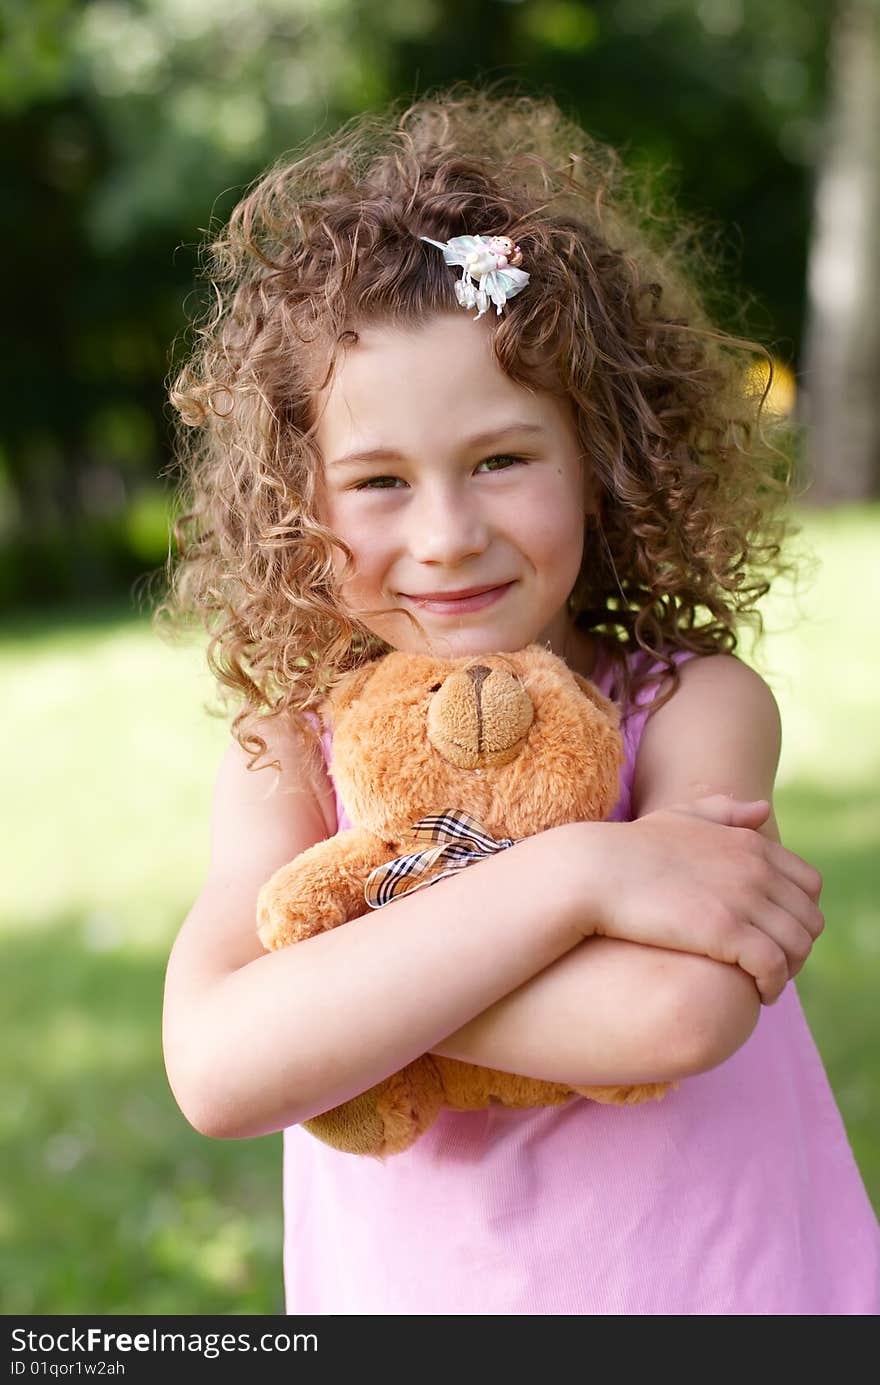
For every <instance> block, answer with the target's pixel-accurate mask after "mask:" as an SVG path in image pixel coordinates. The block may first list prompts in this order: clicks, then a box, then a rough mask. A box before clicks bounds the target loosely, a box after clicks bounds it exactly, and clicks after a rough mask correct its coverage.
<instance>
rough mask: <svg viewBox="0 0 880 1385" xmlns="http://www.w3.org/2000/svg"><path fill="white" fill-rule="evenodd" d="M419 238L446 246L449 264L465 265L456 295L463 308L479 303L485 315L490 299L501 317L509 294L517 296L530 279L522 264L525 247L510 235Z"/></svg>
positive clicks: (478, 306) (438, 247)
mask: <svg viewBox="0 0 880 1385" xmlns="http://www.w3.org/2000/svg"><path fill="white" fill-rule="evenodd" d="M419 240H424V241H427V243H428V245H436V247H437V249H438V250H442V251H443V258H444V260H445V261H446V263H447V264H448V265H460V266H461V278H460V279H456V281H455V296H456V298H457V299H458V302H459V303H460V304H461V306H462V307H463V308H474V307H476V308H477V309H478V312H477V317H478V318H479V317H482V316H483V313H484V312H486V310H487V309H488V307H489V303H490V302H492V303H494V304H495V311H496V312H497V314H498V316H499V317H500V316H501V309H502V308H503V307H504V304H505V303H506V302H507V300H508V298H513V296H514V294H516V293H519V291H520V289H524V288H525V286H526V284H527V283H528V282H529V275H528V273H527V272H526V270H524V269H520V268H519V266H520V265H521V264H522V251H521V250H520V248H519V246H518V245H516V244H514V242H513V241H512V240H511V239H510V237H509V236H453V237H452V239H451V240H448V241H446V242H443V241H439V240H431V237H430V236H419ZM474 320H475V321H476V319H474Z"/></svg>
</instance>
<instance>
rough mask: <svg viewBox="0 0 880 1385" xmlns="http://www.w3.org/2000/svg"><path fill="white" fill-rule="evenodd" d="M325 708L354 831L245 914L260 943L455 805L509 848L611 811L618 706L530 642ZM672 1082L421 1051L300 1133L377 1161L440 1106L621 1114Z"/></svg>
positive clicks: (303, 921)
mask: <svg viewBox="0 0 880 1385" xmlns="http://www.w3.org/2000/svg"><path fill="white" fill-rule="evenodd" d="M323 712H324V718H325V720H326V721H327V722H328V724H329V725H330V726H332V728H333V761H332V772H333V777H334V779H335V782H336V786H337V788H338V790H339V794H340V797H341V799H342V801H343V802H344V803H345V805H346V808H347V810H348V813H349V815H350V817H351V820H352V822H353V823H355V824H356V826H355V827H354V828H352V829H350V830H347V831H343V832H339V833H337V835H336V836H335V837H332V838H330V839H329V840H327V841H324V842H319V843H318V844H317V845H316V846H313V847H310V848H309V849H308V850H307V851H304V852H302V853H301V855H299V856H298V857H297V858H296V859H295V860H294V861H292V862H291V863H290V864H289V865H286V866H283V867H282V868H281V869H280V870H278V871H276V872H275V874H274V875H273V876H272V877H271V879H270V880H268V881H267V882H266V884H265V885H264V886H263V888H262V890H261V892H260V895H259V899H258V905H257V920H258V932H259V936H260V939H261V941H262V942H263V945H264V946H265V947H266V948H268V949H273V948H279V947H285V946H287V945H288V944H290V943H296V942H300V941H302V940H303V939H305V938H309V937H312V936H313V935H314V934H316V933H319V932H321V931H323V930H324V929H328V928H336V927H338V926H339V924H342V923H346V922H347V921H348V920H349V919H352V918H357V917H359V916H360V915H362V914H365V913H367V912H368V906H367V904H366V903H365V900H364V885H365V882H366V880H367V876H368V875H369V874H370V872H371V871H372V870H373V869H374V867H376V866H378V865H380V864H382V863H384V862H386V861H389V860H391V859H393V858H394V857H396V856H399V855H402V854H404V853H406V852H408V851H412V850H415V849H418V848H415V847H413V845H412V842H411V841H408V840H407V836H406V834H407V829H408V828H409V827H410V826H411V825H412V824H413V823H414V822H416V821H418V819H419V818H422V817H424V816H425V815H426V814H428V813H434V812H442V811H444V810H446V809H463V810H464V811H465V812H467V813H470V814H471V815H472V816H473V817H475V818H477V819H478V820H479V821H480V822H481V823H482V825H483V826H484V827H485V828H486V830H487V831H488V832H489V833H490V834H491V835H492V836H493V837H495V838H503V837H510V838H513V839H514V840H516V839H518V838H520V837H527V836H531V835H533V834H534V833H537V832H541V831H545V830H546V829H548V828H550V827H555V826H560V825H561V824H563V823H566V822H576V821H600V820H602V819H604V818H605V817H606V816H607V814H608V813H609V812H610V811H611V809H612V808H613V806H614V804H615V802H616V801H617V796H618V792H619V774H620V767H621V764H622V762H623V745H622V738H621V734H620V729H619V714H618V711H617V708H616V707H615V705H614V703H612V702H610V701H609V700H608V699H607V698H606V697H603V695H602V694H601V693H600V692H599V691H598V689H597V688H595V687H594V686H593V684H592V683H590V682H588V681H587V680H586V679H584V678H581V677H580V676H579V675H577V674H574V673H572V672H571V671H570V670H569V669H568V667H567V665H566V664H565V663H563V661H562V660H561V659H559V658H557V657H556V655H555V654H552V653H551V652H550V651H549V650H547V649H545V648H544V647H543V646H541V645H537V644H532V645H529V646H528V647H527V648H526V649H523V650H520V651H519V652H517V653H510V654H509V653H504V654H491V655H486V656H480V657H479V658H458V659H446V660H444V659H436V658H432V657H430V656H428V655H415V654H405V653H401V652H395V653H392V654H388V655H386V656H385V657H384V658H382V659H378V660H375V661H374V662H373V663H371V664H367V665H366V666H365V667H363V668H361V669H358V670H356V671H355V672H353V673H351V674H349V675H347V677H345V678H344V679H343V680H342V681H341V682H340V683H339V684H338V685H337V686H336V687H335V688H334V690H333V692H332V694H331V695H330V697H329V698H328V700H327V702H326V703H325V706H324V709H323ZM429 888H434V887H433V886H432V887H429ZM394 903H395V901H391V903H389V904H386V905H383V906H382V907H383V908H394ZM668 1085H669V1084H666V1083H650V1084H645V1085H643V1086H630V1087H567V1086H564V1085H561V1084H558V1083H552V1082H543V1081H539V1080H538V1079H536V1078H531V1077H521V1076H517V1075H516V1074H514V1073H507V1072H497V1071H493V1070H491V1069H488V1068H480V1067H476V1066H474V1065H473V1064H470V1063H461V1062H457V1061H456V1060H454V1059H450V1058H443V1057H440V1056H438V1055H434V1054H425V1055H424V1056H423V1057H421V1058H418V1059H417V1060H416V1061H415V1062H412V1063H409V1064H407V1066H406V1067H405V1068H404V1069H402V1071H400V1072H398V1073H395V1074H393V1075H392V1076H391V1077H388V1078H387V1079H386V1080H385V1081H383V1082H380V1083H378V1084H377V1085H376V1086H375V1087H372V1088H371V1089H370V1090H369V1091H366V1092H363V1093H361V1095H360V1096H357V1097H354V1098H352V1100H350V1101H347V1102H345V1103H344V1104H343V1105H342V1106H338V1107H336V1108H335V1109H333V1110H331V1111H326V1112H324V1114H323V1115H320V1116H316V1117H314V1118H313V1119H312V1120H308V1121H305V1122H304V1125H305V1127H306V1129H308V1130H309V1131H311V1133H312V1134H313V1135H315V1136H317V1138H318V1139H320V1140H323V1141H324V1142H325V1143H327V1144H329V1145H332V1146H333V1147H334V1148H336V1149H340V1150H346V1151H348V1152H350V1153H354V1154H370V1155H374V1156H377V1157H379V1158H384V1157H385V1156H386V1155H388V1154H394V1153H398V1152H399V1151H401V1150H404V1149H406V1148H407V1147H408V1146H409V1145H411V1144H412V1143H413V1142H414V1141H415V1140H416V1139H417V1138H418V1137H419V1135H421V1134H422V1133H423V1132H424V1131H425V1130H426V1129H427V1128H428V1126H430V1125H431V1124H432V1122H433V1121H434V1120H435V1119H436V1117H437V1115H438V1113H439V1111H440V1109H441V1107H444V1106H445V1107H450V1108H452V1109H453V1110H457V1111H468V1110H475V1109H479V1108H481V1107H485V1106H487V1105H488V1104H489V1103H490V1102H491V1101H498V1102H501V1103H503V1104H504V1105H505V1106H516V1107H530V1106H547V1105H557V1104H560V1103H562V1102H566V1101H569V1100H571V1099H572V1098H573V1097H574V1096H576V1095H580V1096H584V1097H589V1098H591V1099H592V1100H594V1101H602V1102H611V1103H617V1104H632V1103H635V1102H640V1101H645V1100H649V1099H650V1098H652V1097H654V1098H659V1097H661V1096H662V1095H663V1094H664V1092H665V1091H666V1089H667V1086H668Z"/></svg>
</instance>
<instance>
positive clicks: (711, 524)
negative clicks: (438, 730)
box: [156, 83, 792, 768]
mask: <svg viewBox="0 0 880 1385" xmlns="http://www.w3.org/2000/svg"><path fill="white" fill-rule="evenodd" d="M475 228H489V229H488V232H487V233H488V234H502V233H503V234H505V235H509V236H511V237H512V238H514V239H515V240H516V241H517V242H518V243H519V245H520V246H521V247H522V250H523V254H524V257H525V263H526V264H527V265H528V266H529V268H530V269H532V270H533V272H534V276H535V278H536V279H537V280H538V281H539V282H540V285H541V292H540V294H530V293H523V294H520V295H518V296H517V297H516V298H514V299H513V300H512V301H511V302H510V303H509V304H508V306H507V308H506V310H505V313H504V315H503V317H501V318H498V319H497V321H496V322H493V327H492V335H491V343H492V351H493V354H494V359H495V361H496V363H497V364H498V366H499V367H500V368H501V369H502V370H503V371H505V372H506V374H507V375H508V376H509V377H510V378H511V379H513V380H514V381H516V382H519V383H522V384H525V385H527V386H529V387H531V388H538V389H546V390H550V391H554V392H556V393H557V394H562V395H564V396H567V397H568V398H569V400H570V401H571V403H572V405H573V414H574V418H575V426H576V428H577V434H578V442H579V446H580V447H581V449H582V452H583V454H584V456H586V457H588V458H589V460H590V464H591V466H592V468H593V469H594V472H595V475H596V477H597V478H598V482H599V489H600V509H599V513H598V515H597V516H596V517H595V521H594V522H595V523H596V524H597V528H598V534H597V538H598V540H599V542H598V543H589V544H587V545H586V546H585V555H586V554H588V555H589V557H588V558H587V557H585V561H584V565H583V567H582V570H581V572H580V574H579V576H578V579H577V582H576V585H575V587H574V590H573V591H572V594H571V596H570V597H569V610H570V613H571V615H572V617H573V619H574V620H575V621H576V622H577V624H578V625H579V626H580V627H581V628H583V629H585V630H588V631H592V632H594V633H595V637H596V638H597V639H600V640H602V641H603V642H604V644H605V645H606V648H607V649H608V652H609V654H610V655H611V657H612V659H613V660H614V662H615V667H616V678H615V684H614V686H613V689H612V696H614V697H615V698H616V699H617V700H618V701H619V702H620V703H621V705H623V706H626V705H627V704H628V703H629V701H630V699H631V697H632V696H634V695H635V693H636V692H637V691H638V690H639V687H640V686H642V685H643V684H644V683H645V681H646V679H645V674H644V669H645V668H646V667H647V662H648V661H645V663H644V664H643V665H642V672H641V673H634V672H633V670H632V669H631V668H630V666H629V665H628V663H627V659H626V655H627V654H630V653H632V652H633V651H635V650H637V649H641V650H643V651H645V652H646V653H648V654H650V655H652V656H653V657H654V658H655V659H659V660H661V661H662V663H663V669H662V671H661V673H660V674H655V675H654V677H655V678H662V677H663V676H665V674H666V673H668V674H669V675H670V677H671V680H672V681H671V686H670V687H669V689H668V690H667V692H666V693H665V696H663V697H661V698H658V699H657V700H656V701H655V703H654V704H653V705H654V708H656V707H657V706H660V705H662V704H663V702H664V701H666V700H667V699H668V698H669V697H670V696H672V694H673V693H674V691H675V690H676V688H677V686H678V672H677V667H676V665H675V664H674V663H673V661H672V659H671V657H670V649H689V650H693V651H695V652H696V653H698V654H710V653H718V652H732V651H734V650H735V649H736V647H737V643H738V637H737V633H736V625H737V623H738V622H740V621H742V620H744V619H748V620H750V621H756V622H757V625H758V631H759V634H760V633H762V632H763V622H762V617H761V614H760V612H759V611H757V609H756V608H755V603H756V602H757V601H759V600H760V599H761V598H762V597H763V596H764V595H765V594H766V592H767V591H768V590H769V587H770V582H771V580H772V579H773V578H774V576H775V575H778V573H779V572H780V571H781V570H782V569H787V568H788V567H789V565H788V564H787V563H786V562H785V560H784V559H783V558H782V557H781V556H780V555H781V553H782V549H783V543H784V540H785V537H786V532H787V529H788V527H789V526H790V524H791V521H790V519H789V517H788V516H787V515H786V514H784V513H783V507H784V506H785V504H786V502H787V501H788V500H789V498H790V496H791V491H792V477H791V470H792V467H791V462H790V460H789V459H788V456H787V455H786V453H785V451H784V450H783V449H781V448H779V447H778V446H776V445H774V442H773V441H772V439H771V437H770V436H769V429H768V428H767V427H765V426H764V421H763V419H762V408H763V405H764V402H765V399H766V397H767V394H768V392H769V389H770V386H771V383H772V379H773V362H772V357H771V356H770V354H769V352H768V351H767V350H766V349H765V348H764V347H763V346H761V345H760V344H759V343H757V342H754V341H751V340H748V339H747V338H744V337H739V336H734V335H731V334H729V333H727V332H724V331H722V330H720V329H719V328H718V327H717V326H715V325H714V324H713V323H712V321H711V320H710V317H709V314H708V311H707V308H706V306H705V302H706V297H707V295H706V291H705V288H703V287H701V283H700V280H701V278H705V279H706V282H709V281H710V276H711V265H710V263H709V260H708V257H707V256H706V254H705V252H703V251H702V249H701V248H700V246H699V244H698V242H697V238H696V234H695V232H694V231H693V229H692V228H691V227H690V226H689V225H686V224H685V223H684V221H683V220H682V218H681V217H680V216H677V215H674V214H672V213H669V212H668V211H661V209H660V207H659V204H658V199H657V198H656V196H655V195H653V194H652V191H651V188H650V183H649V177H647V176H645V175H637V174H636V173H635V172H633V171H632V170H629V169H627V168H626V167H625V166H624V162H623V160H622V158H621V156H620V155H619V154H618V152H617V151H615V150H614V149H612V148H610V147H608V146H607V145H604V144H601V143H600V142H598V141H596V140H594V139H593V138H592V137H590V136H589V135H588V134H586V133H585V132H584V131H583V130H582V129H581V128H580V127H579V126H578V125H577V124H576V123H574V122H572V121H571V120H569V119H568V118H567V117H566V116H565V115H564V114H563V113H562V112H561V110H560V109H559V107H558V106H557V105H556V104H555V102H554V101H553V100H552V99H549V98H547V97H540V98H539V97H532V96H524V95H520V94H513V95H511V94H506V95H502V94H498V93H497V92H496V91H493V90H491V89H479V88H477V87H473V86H469V85H466V84H461V83H460V84H457V85H456V86H454V87H452V88H449V89H447V90H444V91H441V92H439V93H434V94H430V95H428V96H426V97H424V98H423V99H420V100H418V101H416V102H415V103H414V104H410V105H408V106H406V107H404V106H403V105H402V103H397V104H395V105H393V106H391V107H389V108H388V109H387V110H385V111H384V112H382V113H379V114H367V115H363V116H359V117H357V118H355V119H353V120H350V121H348V122H347V123H346V124H345V125H343V126H342V127H341V128H340V129H339V130H338V131H337V132H336V133H335V134H333V135H330V136H328V137H326V138H324V139H323V140H320V141H318V142H315V143H312V144H311V145H309V146H306V147H304V148H300V149H298V150H295V151H293V154H292V155H291V154H288V155H285V156H282V157H281V158H280V159H279V160H277V161H276V162H275V163H274V164H273V165H272V166H271V167H270V168H269V169H268V170H267V171H266V172H265V173H264V174H263V175H262V176H261V177H260V178H259V179H258V180H257V181H256V182H255V183H254V184H252V185H251V187H250V188H249V189H248V190H247V191H246V194H245V196H244V197H243V198H242V200H241V201H240V202H239V203H238V205H237V206H236V207H235V209H234V211H233V212H232V214H231V217H230V219H229V223H228V225H227V226H226V228H225V230H224V231H223V232H222V233H221V234H220V235H219V237H218V238H217V239H214V240H213V241H212V242H210V241H209V242H208V243H207V249H208V257H207V258H208V263H207V266H206V268H205V270H204V273H205V277H206V278H207V279H208V280H209V281H210V285H211V304H210V306H209V308H208V309H207V311H206V312H205V314H204V315H203V317H202V318H201V319H200V320H198V321H197V322H196V323H195V347H194V349H193V350H192V351H191V353H190V355H189V358H188V359H187V361H186V362H185V363H184V364H183V366H182V368H181V369H180V370H179V373H178V374H177V376H176V379H175V380H174V382H173V385H172V386H171V389H170V399H171V402H172V404H173V405H174V407H175V409H176V411H177V414H178V418H177V423H176V441H177V445H176V450H175V457H176V463H177V464H178V465H179V467H180V472H181V476H180V485H179V490H178V495H177V504H178V513H179V518H178V519H177V520H176V522H175V524H174V535H175V540H176V544H177V548H178V554H177V555H176V556H174V555H173V554H171V553H169V559H168V563H167V566H166V578H167V582H168V587H167V591H166V594H165V599H164V600H163V602H162V604H161V605H160V607H159V609H158V611H157V612H156V616H157V617H160V616H162V615H166V616H171V617H172V625H176V624H177V623H178V621H182V620H185V619H187V618H189V617H193V616H195V617H197V619H198V620H200V621H201V622H202V623H203V624H204V626H205V627H206V629H207V631H208V633H209V635H210V640H209V643H208V649H207V657H208V662H209V665H210V667H211V669H212V671H213V672H214V673H215V675H216V676H217V678H218V680H219V683H220V686H221V688H222V689H223V690H224V696H225V697H229V696H230V695H233V696H235V697H237V698H238V699H239V700H240V701H243V704H244V705H243V706H241V707H240V709H239V711H238V713H237V715H236V716H235V719H234V721H233V723H232V732H233V734H234V735H235V737H236V739H237V740H238V741H239V744H240V745H241V746H242V748H243V749H244V750H245V752H246V753H248V754H250V755H251V757H252V758H251V759H250V761H249V767H251V768H253V767H254V765H255V762H256V761H257V760H258V759H259V757H260V755H261V754H262V753H263V752H265V750H266V741H265V740H264V739H263V737H261V736H260V735H259V733H258V728H259V722H260V720H261V719H262V718H269V717H275V716H279V715H282V714H287V715H288V717H289V724H290V725H292V726H294V727H295V728H296V729H297V730H298V731H299V732H300V733H301V734H302V735H303V736H304V738H305V741H306V742H309V741H310V742H311V744H312V747H313V749H314V748H316V745H317V731H316V730H315V729H314V728H315V725H316V718H315V717H314V716H309V713H314V712H316V711H317V709H318V707H319V705H320V702H321V700H322V699H323V697H324V696H325V695H326V693H327V691H328V690H329V689H330V688H331V687H332V686H333V684H334V683H335V681H336V680H337V679H338V678H339V677H340V676H341V675H342V674H343V673H345V672H347V671H348V670H350V669H352V668H355V667H357V666H358V665H359V664H361V663H362V662H364V661H366V660H368V659H372V658H375V657H377V656H378V655H381V654H383V653H386V652H387V651H388V649H389V646H388V645H386V644H384V643H383V641H381V640H380V639H379V637H378V636H376V635H375V634H374V633H373V632H372V631H371V630H370V629H369V628H368V627H367V626H366V625H364V624H362V623H361V621H360V620H358V619H357V618H356V617H355V616H354V615H353V613H351V612H350V611H347V610H346V609H345V608H344V607H343V605H342V604H341V602H340V600H339V597H338V594H337V593H338V579H336V578H334V573H333V550H334V547H335V548H337V549H341V550H342V551H344V554H345V557H346V561H347V562H348V561H350V560H351V559H352V556H353V555H352V554H351V551H350V550H349V549H348V547H347V545H345V544H344V543H342V541H341V540H339V539H337V538H336V537H335V536H334V535H333V534H332V533H331V532H330V531H329V530H328V529H327V528H325V527H324V526H323V525H322V524H321V523H320V522H319V519H318V517H317V515H318V510H317V497H318V485H319V478H320V467H321V458H320V454H319V452H318V449H317V447H316V444H315V441H314V426H315V422H316V419H315V409H314V401H315V399H316V395H317V392H318V391H319V390H320V389H321V388H322V387H323V386H324V385H326V384H327V382H328V381H329V379H330V378H331V376H332V371H333V368H334V362H335V360H336V356H337V353H338V351H339V350H340V349H341V346H342V344H343V343H344V342H345V340H346V338H347V334H350V333H351V331H352V330H353V324H354V323H356V322H357V323H363V322H364V321H366V320H370V321H378V322H386V323H390V324H394V325H405V324H414V323H422V322H424V321H425V319H426V317H427V316H429V315H430V314H432V313H446V312H456V311H459V312H460V311H461V309H460V308H459V307H458V305H457V303H456V299H455V295H454V284H455V275H454V274H453V273H452V272H451V271H450V270H449V269H448V268H447V267H446V266H445V264H444V263H443V259H442V257H441V256H439V255H436V253H434V252H427V253H426V247H425V245H424V244H423V243H422V242H421V241H420V240H419V236H421V235H426V236H430V237H432V238H433V239H435V240H440V241H446V240H448V239H450V238H451V237H453V236H456V235H461V234H466V233H473V231H474V229H475ZM760 357H763V359H764V361H765V362H766V365H765V366H764V367H763V377H762V373H761V371H759V370H757V369H756V364H755V363H756V358H760Z"/></svg>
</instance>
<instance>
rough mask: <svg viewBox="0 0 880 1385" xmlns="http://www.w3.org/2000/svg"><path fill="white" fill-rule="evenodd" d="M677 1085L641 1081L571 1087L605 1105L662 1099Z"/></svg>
mask: <svg viewBox="0 0 880 1385" xmlns="http://www.w3.org/2000/svg"><path fill="white" fill-rule="evenodd" d="M677 1087H678V1083H677V1082H641V1083H637V1084H636V1085H634V1086H630V1087H573V1088H572V1091H574V1092H577V1093H578V1095H580V1096H585V1097H588V1098H589V1100H590V1101H598V1102H600V1103H602V1104H603V1105H605V1106H638V1105H639V1104H640V1103H641V1102H643V1101H662V1100H663V1098H664V1096H665V1095H666V1093H667V1092H668V1091H670V1090H672V1091H675V1090H676V1088H677Z"/></svg>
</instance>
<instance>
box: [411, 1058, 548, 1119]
mask: <svg viewBox="0 0 880 1385" xmlns="http://www.w3.org/2000/svg"><path fill="white" fill-rule="evenodd" d="M433 1059H434V1062H435V1064H436V1065H437V1070H438V1072H439V1073H440V1078H441V1080H442V1083H443V1091H444V1093H445V1096H444V1101H443V1104H444V1106H448V1107H450V1109H451V1110H453V1111H479V1110H482V1109H483V1108H484V1107H486V1106H488V1105H489V1104H490V1102H493V1101H495V1102H498V1103H500V1104H501V1105H502V1106H515V1107H519V1108H520V1109H527V1108H529V1107H533V1106H559V1105H561V1104H562V1103H563V1102H566V1101H570V1100H571V1098H572V1096H573V1095H574V1092H573V1091H572V1088H571V1087H564V1086H562V1085H561V1084H560V1083H558V1082H542V1081H540V1080H539V1079H538V1078H534V1077H520V1076H519V1075H518V1074H517V1073H514V1072H502V1071H500V1070H499V1069H498V1068H481V1067H477V1066H476V1065H475V1064H473V1063H464V1062H461V1061H460V1060H459V1059H457V1058H446V1057H444V1056H443V1055H442V1054H436V1053H435V1054H434V1055H433Z"/></svg>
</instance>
